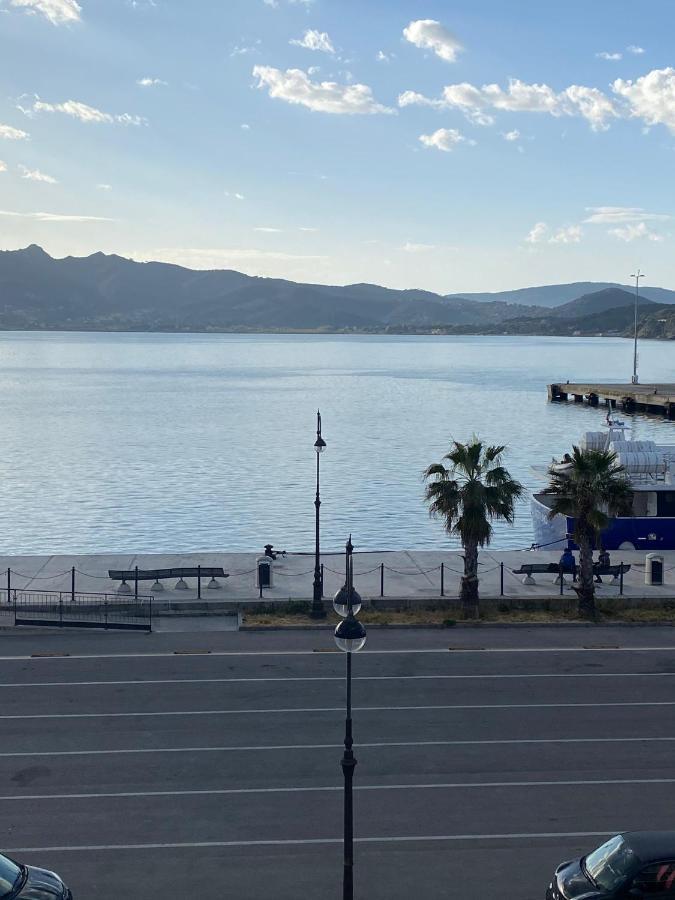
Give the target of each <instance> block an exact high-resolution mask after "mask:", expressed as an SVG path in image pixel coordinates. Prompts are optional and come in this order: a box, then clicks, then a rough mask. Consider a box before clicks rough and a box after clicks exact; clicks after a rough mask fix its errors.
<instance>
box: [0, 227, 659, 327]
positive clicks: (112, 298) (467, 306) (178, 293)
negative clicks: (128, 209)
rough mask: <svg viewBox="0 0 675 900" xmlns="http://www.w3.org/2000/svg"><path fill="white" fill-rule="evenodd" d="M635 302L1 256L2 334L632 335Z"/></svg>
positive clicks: (568, 290)
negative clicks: (309, 281)
mask: <svg viewBox="0 0 675 900" xmlns="http://www.w3.org/2000/svg"><path fill="white" fill-rule="evenodd" d="M634 315H635V292H634V291H633V290H631V289H627V288H626V287H625V286H623V285H619V284H611V283H608V282H578V283H572V284H559V285H555V284H554V285H543V286H540V287H529V288H521V289H518V290H515V291H503V292H501V293H496V294H472V293H468V294H436V293H433V292H431V291H425V290H416V289H412V290H408V289H405V290H402V289H394V288H385V287H382V286H380V285H377V284H365V283H364V284H347V285H326V284H303V283H300V282H294V281H287V280H285V279H279V278H257V277H252V276H249V275H245V274H244V273H242V272H236V271H233V270H194V269H186V268H182V267H180V266H174V265H168V264H166V263H159V262H148V263H138V262H136V261H134V260H131V259H125V258H124V257H121V256H115V255H106V254H104V253H94V254H92V255H91V256H86V257H72V256H69V257H65V258H63V259H57V258H54V257H52V256H50V255H49V254H48V253H46V252H45V251H44V250H43V249H42V248H41V247H38V246H37V245H35V244H33V245H31V246H30V247H26V248H24V249H22V250H10V251H0V329H2V330H5V331H83V332H94V331H96V332H104V333H106V332H112V333H117V332H126V333H146V334H153V333H162V332H166V333H170V334H176V333H178V334H180V333H205V334H264V333H272V334H273V333H277V334H396V335H486V336H489V335H518V334H521V335H531V336H546V335H549V336H556V337H565V336H569V337H575V336H576V337H581V336H613V337H622V336H629V335H632V333H633V327H634ZM638 322H639V336H640V337H643V338H654V339H666V340H671V339H675V291H671V290H668V289H666V288H659V287H645V288H642V295H641V296H640V299H639V316H638Z"/></svg>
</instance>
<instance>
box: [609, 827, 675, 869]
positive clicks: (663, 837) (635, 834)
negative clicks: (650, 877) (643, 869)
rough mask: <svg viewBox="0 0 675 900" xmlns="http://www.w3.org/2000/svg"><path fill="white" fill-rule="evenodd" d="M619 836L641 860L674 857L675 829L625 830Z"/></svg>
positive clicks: (649, 860) (654, 860) (653, 860)
mask: <svg viewBox="0 0 675 900" xmlns="http://www.w3.org/2000/svg"><path fill="white" fill-rule="evenodd" d="M621 837H622V838H623V839H624V841H625V842H626V843H627V844H628V846H629V847H630V848H631V849H632V850H634V851H635V853H636V854H637V855H638V856H639V857H640V859H641V860H642V862H646V863H648V862H656V861H657V860H660V859H675V831H626V832H622V834H621Z"/></svg>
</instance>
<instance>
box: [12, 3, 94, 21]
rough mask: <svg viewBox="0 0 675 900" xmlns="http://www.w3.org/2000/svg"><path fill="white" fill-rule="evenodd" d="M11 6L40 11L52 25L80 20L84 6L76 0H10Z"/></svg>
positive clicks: (32, 11) (35, 11)
mask: <svg viewBox="0 0 675 900" xmlns="http://www.w3.org/2000/svg"><path fill="white" fill-rule="evenodd" d="M9 2H10V6H16V7H19V8H21V9H25V10H26V12H28V13H33V14H36V13H39V14H40V15H42V16H44V17H45V18H46V19H48V20H49V21H50V22H51V23H52V25H67V24H69V23H70V22H79V21H80V13H81V12H82V7H81V6H80V5H79V3H77V2H76V0H9Z"/></svg>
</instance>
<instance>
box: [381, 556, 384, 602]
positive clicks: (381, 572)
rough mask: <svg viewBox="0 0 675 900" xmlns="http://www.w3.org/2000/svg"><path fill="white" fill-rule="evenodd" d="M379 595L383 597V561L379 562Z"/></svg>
mask: <svg viewBox="0 0 675 900" xmlns="http://www.w3.org/2000/svg"><path fill="white" fill-rule="evenodd" d="M380 597H384V563H380Z"/></svg>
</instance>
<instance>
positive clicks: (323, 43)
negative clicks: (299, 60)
mask: <svg viewBox="0 0 675 900" xmlns="http://www.w3.org/2000/svg"><path fill="white" fill-rule="evenodd" d="M288 43H289V44H294V45H295V46H296V47H304V48H305V49H306V50H320V51H321V52H322V53H330V54H333V55H334V54H335V47H334V46H333V42H332V41H331V39H330V38H329V37H328V35H327V34H326V32H325V31H317V30H316V29H315V28H308V29H307V31H306V32H305V33H304V34H303V36H302V37H301V38H299V39H298V38H296V39H294V40H291V41H289V42H288Z"/></svg>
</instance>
